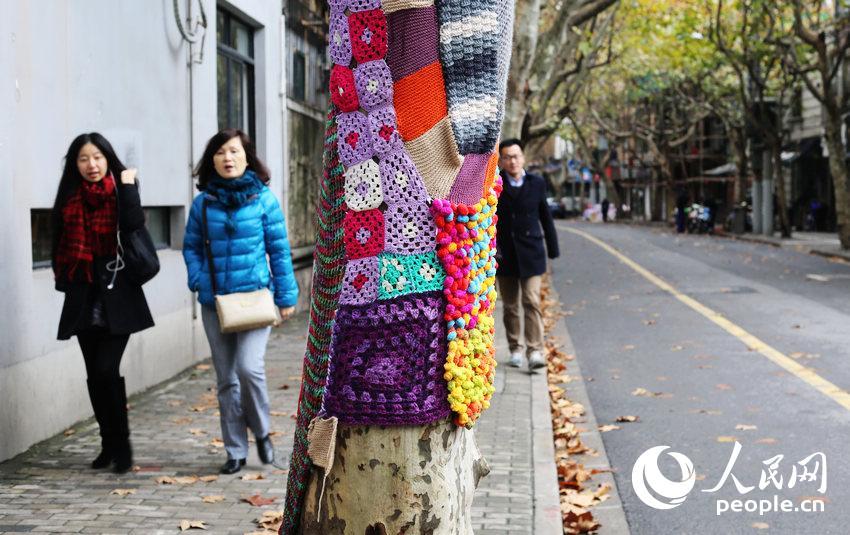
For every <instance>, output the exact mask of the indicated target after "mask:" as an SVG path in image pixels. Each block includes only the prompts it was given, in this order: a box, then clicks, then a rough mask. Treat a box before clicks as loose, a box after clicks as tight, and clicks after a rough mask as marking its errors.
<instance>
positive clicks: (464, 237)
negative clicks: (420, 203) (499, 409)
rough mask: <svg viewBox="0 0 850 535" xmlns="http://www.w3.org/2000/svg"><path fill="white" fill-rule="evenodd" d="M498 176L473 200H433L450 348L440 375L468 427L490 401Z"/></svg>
mask: <svg viewBox="0 0 850 535" xmlns="http://www.w3.org/2000/svg"><path fill="white" fill-rule="evenodd" d="M501 191H502V184H501V179H498V180H497V181H496V183H495V184H494V186H493V188H492V189H491V190H490V193H489V194H488V195H487V196H486V197H485V198H483V199H481V200H480V201H479V202H478V203H476V204H475V205H473V206H468V205H465V204H456V203H452V202H451V201H448V200H435V201H434V203H433V204H432V205H431V210H432V211H433V213H434V216H435V219H436V223H437V228H438V229H439V233H438V234H437V244H438V245H437V256H438V257H439V258H440V261H441V262H442V264H443V267H444V268H445V270H446V273H447V276H446V279H445V286H444V290H443V293H444V294H445V296H446V300H447V305H446V312H445V314H444V318H445V320H446V322H447V335H446V340H447V341H448V352H447V353H448V354H447V358H446V363H445V374H444V375H443V378H444V379H445V380H446V381H448V389H449V403H450V406H451V409H452V411H454V413H455V419H454V421H455V423H456V424H457V425H462V426H467V427H471V426H472V424H473V423H475V420H477V419H478V417H479V416H480V415H481V411H483V410H484V409H486V408H488V407H489V406H490V398H491V397H492V396H493V392H494V391H495V388H494V387H493V381H494V379H495V376H496V349H495V346H494V336H495V333H496V330H495V325H494V321H493V310H494V309H495V306H496V221H497V217H496V203H497V202H498V197H499V194H500V193H501Z"/></svg>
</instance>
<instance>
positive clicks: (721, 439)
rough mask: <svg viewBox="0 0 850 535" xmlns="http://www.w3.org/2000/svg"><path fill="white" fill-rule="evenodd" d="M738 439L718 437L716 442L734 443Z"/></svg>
mask: <svg viewBox="0 0 850 535" xmlns="http://www.w3.org/2000/svg"><path fill="white" fill-rule="evenodd" d="M737 440H738V439H737V438H735V437H730V436H719V437H717V442H736V441H737Z"/></svg>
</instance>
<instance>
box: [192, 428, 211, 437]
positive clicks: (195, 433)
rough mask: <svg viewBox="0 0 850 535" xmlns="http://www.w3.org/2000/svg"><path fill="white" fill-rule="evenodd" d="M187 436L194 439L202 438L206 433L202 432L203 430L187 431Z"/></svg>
mask: <svg viewBox="0 0 850 535" xmlns="http://www.w3.org/2000/svg"><path fill="white" fill-rule="evenodd" d="M189 434H190V435H195V436H196V437H199V436H202V435H206V434H207V432H206V431H204V430H203V429H189Z"/></svg>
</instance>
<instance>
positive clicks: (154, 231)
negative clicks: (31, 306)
mask: <svg viewBox="0 0 850 535" xmlns="http://www.w3.org/2000/svg"><path fill="white" fill-rule="evenodd" d="M179 208H180V207H176V208H174V209H172V207H169V206H156V207H150V208H143V209H142V210H144V212H145V224H146V226H147V228H148V232H150V235H151V238H152V239H153V244H154V246H155V247H156V248H157V249H168V248H170V247H171V219H172V217H171V215H172V210H177V209H179ZM51 212H53V210H50V209H48V208H34V209H32V210H30V232H31V234H32V268H33V269H42V268H49V267H50V260H51V259H50V254H51V252H52V251H51V246H52V244H53V227H52V222H51V217H50V215H51Z"/></svg>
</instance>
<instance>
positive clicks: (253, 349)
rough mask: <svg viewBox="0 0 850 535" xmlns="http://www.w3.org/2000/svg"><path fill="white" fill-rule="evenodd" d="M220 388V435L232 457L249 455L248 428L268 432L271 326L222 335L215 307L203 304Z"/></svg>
mask: <svg viewBox="0 0 850 535" xmlns="http://www.w3.org/2000/svg"><path fill="white" fill-rule="evenodd" d="M201 318H202V320H203V322H204V331H206V333H207V340H208V341H209V343H210V350H211V352H212V361H213V366H214V367H215V374H216V379H217V387H218V408H219V412H220V413H221V434H222V439H223V440H224V449H225V451H226V452H227V456H228V458H230V459H245V458H247V457H248V427H250V428H251V431H253V432H254V436H255V437H257V438H264V437H265V436H266V435H268V434H269V420H270V415H269V392H268V390H267V388H266V369H265V363H264V360H263V359H264V356H265V354H266V343H267V342H268V340H269V334H270V333H271V327H263V328H260V329H253V330H250V331H244V332H241V333H230V334H222V333H221V327H220V326H219V323H218V314H216V311H215V308H213V307H206V306H202V307H201Z"/></svg>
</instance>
